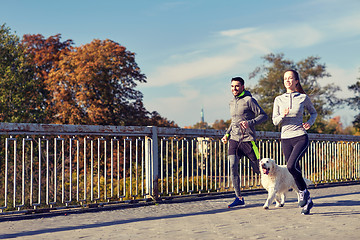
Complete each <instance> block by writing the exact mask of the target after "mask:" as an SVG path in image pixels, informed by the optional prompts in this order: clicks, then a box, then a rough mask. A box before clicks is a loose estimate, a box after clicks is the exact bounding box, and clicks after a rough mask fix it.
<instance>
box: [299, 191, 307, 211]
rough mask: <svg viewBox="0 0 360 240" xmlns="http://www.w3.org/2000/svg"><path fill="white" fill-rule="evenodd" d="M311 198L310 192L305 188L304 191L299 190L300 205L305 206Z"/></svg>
mask: <svg viewBox="0 0 360 240" xmlns="http://www.w3.org/2000/svg"><path fill="white" fill-rule="evenodd" d="M309 198H310V192H309V191H308V190H307V189H305V190H304V191H299V206H300V207H304V206H305V205H306V203H307V202H308V200H309Z"/></svg>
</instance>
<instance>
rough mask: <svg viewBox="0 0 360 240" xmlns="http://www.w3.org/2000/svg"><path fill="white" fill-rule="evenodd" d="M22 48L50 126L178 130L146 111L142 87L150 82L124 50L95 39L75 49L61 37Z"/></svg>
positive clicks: (34, 40)
mask: <svg viewBox="0 0 360 240" xmlns="http://www.w3.org/2000/svg"><path fill="white" fill-rule="evenodd" d="M22 44H23V46H24V48H25V53H26V57H27V58H28V60H29V62H31V64H32V65H33V71H34V79H36V83H37V89H38V92H39V94H40V96H41V97H42V98H43V101H42V105H41V106H39V107H40V108H42V109H44V112H45V113H46V114H45V116H46V117H45V119H43V122H44V123H56V124H89V125H158V126H172V127H176V126H177V125H176V124H175V123H174V122H172V121H168V120H167V119H166V118H163V117H161V116H160V115H159V114H158V113H157V112H155V111H154V112H151V113H150V112H148V111H147V110H146V109H145V107H144V105H143V102H142V98H143V96H142V93H141V92H140V91H138V90H136V87H137V84H138V83H146V76H145V75H144V74H143V73H141V71H140V68H139V67H138V65H137V63H136V61H135V53H133V52H130V51H128V50H127V49H126V48H125V47H124V46H121V45H120V44H118V43H116V42H114V41H111V40H108V39H107V40H98V39H95V40H93V41H92V42H91V43H89V44H85V45H82V46H79V47H74V46H73V41H72V40H66V41H64V42H62V41H61V35H60V34H58V35H55V36H51V37H49V38H47V39H45V38H44V37H43V36H42V35H40V34H37V35H24V37H23V40H22Z"/></svg>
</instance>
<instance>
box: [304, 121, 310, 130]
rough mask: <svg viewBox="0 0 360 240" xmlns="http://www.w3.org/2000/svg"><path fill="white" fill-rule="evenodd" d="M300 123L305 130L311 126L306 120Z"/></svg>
mask: <svg viewBox="0 0 360 240" xmlns="http://www.w3.org/2000/svg"><path fill="white" fill-rule="evenodd" d="M302 125H303V128H304V129H305V130H309V129H310V127H311V126H310V124H309V123H307V122H306V123H303V124H302Z"/></svg>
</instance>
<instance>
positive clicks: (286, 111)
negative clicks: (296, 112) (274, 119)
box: [284, 108, 289, 117]
mask: <svg viewBox="0 0 360 240" xmlns="http://www.w3.org/2000/svg"><path fill="white" fill-rule="evenodd" d="M288 114H289V108H285V109H284V117H286V115H288Z"/></svg>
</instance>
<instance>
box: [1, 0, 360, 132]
mask: <svg viewBox="0 0 360 240" xmlns="http://www.w3.org/2000/svg"><path fill="white" fill-rule="evenodd" d="M0 4H1V5H0V24H3V23H6V25H7V26H8V27H10V28H11V30H12V32H14V33H16V34H17V35H19V36H20V37H21V36H22V35H23V34H27V33H29V34H42V35H44V36H45V37H49V36H52V35H55V34H58V33H60V34H62V40H63V41H64V40H66V39H72V40H74V43H75V45H76V46H80V45H82V44H86V43H90V42H91V41H92V40H93V39H101V40H105V39H111V40H113V41H115V42H118V43H120V44H121V45H123V46H125V47H126V48H127V49H128V50H129V51H131V52H135V53H136V62H137V63H138V65H139V67H140V69H141V71H142V72H143V73H144V74H145V75H146V76H147V83H146V84H139V85H138V90H140V91H141V92H142V93H143V94H144V103H145V107H146V108H147V109H148V110H149V111H154V110H155V111H158V112H159V113H160V114H161V115H162V116H163V117H166V118H168V119H169V120H173V121H175V122H176V123H178V124H179V125H180V126H181V127H184V126H189V125H193V124H195V123H196V122H199V121H200V112H201V109H202V108H203V109H204V114H205V121H206V122H208V123H213V122H214V121H215V120H218V119H224V120H227V119H229V109H228V102H229V100H230V99H231V92H230V79H231V78H232V77H234V76H242V77H243V78H244V79H245V81H246V85H247V86H254V85H256V84H257V82H256V81H257V80H256V79H251V80H248V77H249V74H250V73H251V72H252V71H253V70H254V69H255V68H256V67H258V66H261V65H262V64H263V63H264V62H263V59H262V57H263V56H265V55H266V54H268V53H275V54H277V53H283V54H284V55H285V58H286V59H291V60H293V61H295V62H297V61H300V60H303V59H305V58H307V57H309V56H318V57H320V58H321V59H320V63H325V64H326V66H327V71H328V72H329V73H330V74H331V75H332V77H330V78H325V79H322V80H320V84H324V85H325V84H327V83H335V84H336V85H339V86H340V87H341V89H342V91H341V93H339V94H338V96H339V97H349V96H351V94H353V92H350V91H348V89H347V86H349V85H351V84H354V83H355V82H356V81H357V78H359V77H360V56H359V53H360V14H359V12H360V1H358V0H342V1H335V0H303V1H284V0H279V1H276V0H274V1H267V0H258V1H256V0H254V1H240V0H225V1H212V0H184V1H181V0H179V1H160V0H152V1H147V0H141V1H140V0H138V1H137V0H132V1H128V0H127V1H125V0H124V1H123V0H118V1H115V0H112V1H110V0H103V1H98V0H96V1H94V0H72V1H69V0H63V1H49V0H47V1H43V0H38V1H37V0H34V1H28V0H11V1H9V0H0ZM335 115H340V116H341V121H342V122H343V123H344V124H345V125H349V124H350V123H351V121H352V120H353V117H354V115H355V112H354V111H352V110H350V109H348V108H342V109H340V110H336V112H335V113H334V116H335Z"/></svg>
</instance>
